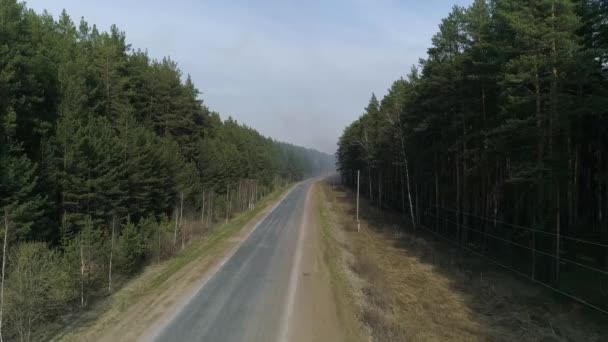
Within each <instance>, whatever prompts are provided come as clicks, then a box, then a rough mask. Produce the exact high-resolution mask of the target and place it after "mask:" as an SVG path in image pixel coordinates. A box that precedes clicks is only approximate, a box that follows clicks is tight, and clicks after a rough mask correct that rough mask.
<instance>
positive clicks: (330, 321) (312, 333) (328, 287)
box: [287, 184, 351, 342]
mask: <svg viewBox="0 0 608 342" xmlns="http://www.w3.org/2000/svg"><path fill="white" fill-rule="evenodd" d="M318 191H319V189H318V186H317V185H316V184H313V186H312V187H311V189H310V191H309V193H308V196H307V200H306V206H305V209H304V218H303V222H302V230H301V231H300V234H302V235H301V237H300V239H301V240H302V242H301V244H300V248H301V259H300V262H299V266H297V267H299V270H298V271H299V274H298V275H297V289H296V292H295V301H294V311H293V315H292V317H291V319H290V320H291V321H290V322H289V326H290V327H291V328H290V332H289V337H288V339H287V340H289V341H291V342H309V341H336V342H339V341H347V339H346V336H345V334H344V331H343V325H342V323H341V322H340V320H339V318H338V301H337V300H336V296H337V295H339V294H337V293H336V292H334V289H333V288H332V272H331V270H330V268H331V267H330V265H329V264H328V262H329V261H330V259H329V258H328V254H327V253H328V252H329V251H328V249H329V248H330V246H329V245H328V244H327V243H326V242H327V241H326V239H325V236H324V235H323V231H322V229H323V228H322V226H321V218H320V215H319V211H318V204H319V203H318ZM348 341H351V340H348Z"/></svg>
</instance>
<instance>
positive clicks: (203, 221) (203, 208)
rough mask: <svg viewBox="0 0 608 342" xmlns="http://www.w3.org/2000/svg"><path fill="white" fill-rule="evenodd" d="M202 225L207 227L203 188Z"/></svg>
mask: <svg viewBox="0 0 608 342" xmlns="http://www.w3.org/2000/svg"><path fill="white" fill-rule="evenodd" d="M201 227H202V228H203V229H205V190H203V205H202V206H201Z"/></svg>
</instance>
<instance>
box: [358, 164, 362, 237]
mask: <svg viewBox="0 0 608 342" xmlns="http://www.w3.org/2000/svg"><path fill="white" fill-rule="evenodd" d="M360 176H361V171H360V170H357V232H359V231H360V230H361V225H360V223H359V180H360Z"/></svg>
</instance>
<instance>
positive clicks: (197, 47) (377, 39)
mask: <svg viewBox="0 0 608 342" xmlns="http://www.w3.org/2000/svg"><path fill="white" fill-rule="evenodd" d="M471 2H472V0H401V1H397V0H325V1H323V0H304V1H295V0H257V1H254V0H238V1H237V0H213V1H212V0H199V1H195V0H173V1H166V0H165V1H158V0H151V1H142V0H137V1H135V0H104V1H88V0H29V1H27V5H28V7H29V8H33V9H34V10H36V11H37V12H40V11H42V10H44V9H47V10H48V11H49V12H50V13H51V14H52V15H53V16H54V17H57V16H58V15H59V14H60V13H61V10H62V9H64V8H65V9H66V10H67V12H68V14H69V15H70V16H71V17H72V18H73V20H74V21H75V22H78V21H79V19H80V17H84V18H85V19H86V20H87V21H88V22H89V23H90V24H96V25H97V26H98V27H99V28H100V29H102V30H107V29H109V27H110V25H111V24H116V25H117V26H118V27H119V28H120V29H121V30H123V31H125V32H126V35H127V41H128V42H129V43H130V44H132V46H133V47H134V48H136V49H137V48H139V49H142V50H145V49H147V50H148V52H149V54H150V56H151V57H153V58H161V57H163V56H171V58H172V59H174V60H175V61H177V62H178V64H179V66H180V68H181V69H182V71H183V72H184V74H187V73H189V74H191V75H192V78H193V80H194V82H195V83H196V85H197V86H198V88H199V89H200V90H201V92H202V93H203V95H202V97H203V99H204V100H205V103H206V104H207V105H208V106H209V108H210V109H211V110H214V111H218V112H220V113H221V114H222V117H224V118H226V117H228V115H230V116H232V117H234V118H235V119H237V120H238V121H239V122H243V123H245V124H247V125H249V126H252V127H254V128H256V129H257V130H259V131H260V132H261V133H263V134H265V135H268V136H271V137H273V138H275V139H278V140H282V141H287V142H291V143H295V144H299V145H303V146H308V147H314V148H317V149H319V150H322V151H325V152H331V153H333V152H334V151H335V148H336V140H337V138H338V137H339V135H340V134H341V133H342V130H343V128H344V127H345V126H346V125H348V124H349V123H350V122H352V121H353V120H354V119H356V118H357V117H358V116H359V115H360V114H361V113H362V112H363V108H364V107H365V106H366V104H367V101H368V100H369V97H370V95H371V93H372V92H375V93H376V95H377V96H379V97H381V96H382V95H384V94H385V93H386V89H387V88H388V87H389V86H390V84H391V83H392V81H393V80H395V79H397V78H399V77H400V76H402V75H405V74H406V73H407V72H408V70H409V69H410V66H411V65H412V64H416V63H417V62H418V59H419V58H420V57H425V56H426V49H427V48H428V47H429V45H430V39H431V37H432V36H433V34H434V33H435V32H436V31H437V27H438V24H439V22H440V20H441V18H443V17H445V16H447V15H448V13H449V11H450V9H451V7H452V6H453V5H454V4H459V5H468V4H469V3H471Z"/></svg>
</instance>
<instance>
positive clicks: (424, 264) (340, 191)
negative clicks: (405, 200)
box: [320, 184, 608, 341]
mask: <svg viewBox="0 0 608 342" xmlns="http://www.w3.org/2000/svg"><path fill="white" fill-rule="evenodd" d="M321 189H322V191H321V192H322V196H320V198H321V199H322V201H323V203H322V205H323V206H324V207H326V208H327V212H328V219H327V220H328V221H329V222H330V223H331V231H332V234H333V235H334V236H339V237H340V239H339V241H338V246H339V249H340V251H339V252H337V253H338V254H340V255H343V256H344V257H343V258H342V260H344V263H345V264H344V265H343V269H344V270H345V271H344V272H345V273H344V274H347V275H348V277H349V278H348V280H349V281H350V286H347V287H345V288H348V289H350V291H351V298H354V301H355V303H356V306H357V308H356V310H357V312H356V317H357V319H359V321H360V322H361V324H363V325H364V326H365V328H366V329H367V331H368V332H369V334H370V338H371V340H374V341H513V340H520V341H602V340H603V338H604V337H605V336H608V325H607V324H606V323H608V321H607V320H606V318H601V317H598V316H597V315H593V313H590V312H588V311H585V310H584V309H583V308H581V307H580V306H578V305H574V304H572V303H568V302H566V301H563V300H559V299H557V298H556V297H555V296H553V295H552V294H551V293H548V292H547V291H546V290H544V289H542V288H539V287H537V286H533V285H529V284H527V283H525V282H523V281H521V280H520V279H519V278H517V277H515V276H512V275H510V274H507V273H505V272H504V271H503V270H502V269H498V268H496V267H495V266H492V265H488V264H486V263H484V262H482V261H480V260H478V259H475V258H472V257H470V256H466V255H463V254H462V253H460V252H459V251H458V250H456V249H455V248H453V247H451V246H450V245H447V244H445V243H442V242H441V241H438V240H435V239H432V238H431V237H430V236H424V235H420V234H408V233H404V232H403V227H404V226H406V224H405V223H404V222H403V221H402V218H401V217H399V216H398V215H396V214H391V213H388V212H385V211H380V210H378V209H377V208H373V207H371V206H369V204H368V203H367V201H365V200H363V201H362V202H361V207H360V218H361V232H359V233H358V232H357V231H356V222H355V207H354V203H355V199H354V196H353V194H352V193H351V192H350V191H348V190H346V189H344V188H342V187H340V186H331V185H328V184H324V185H321Z"/></svg>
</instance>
